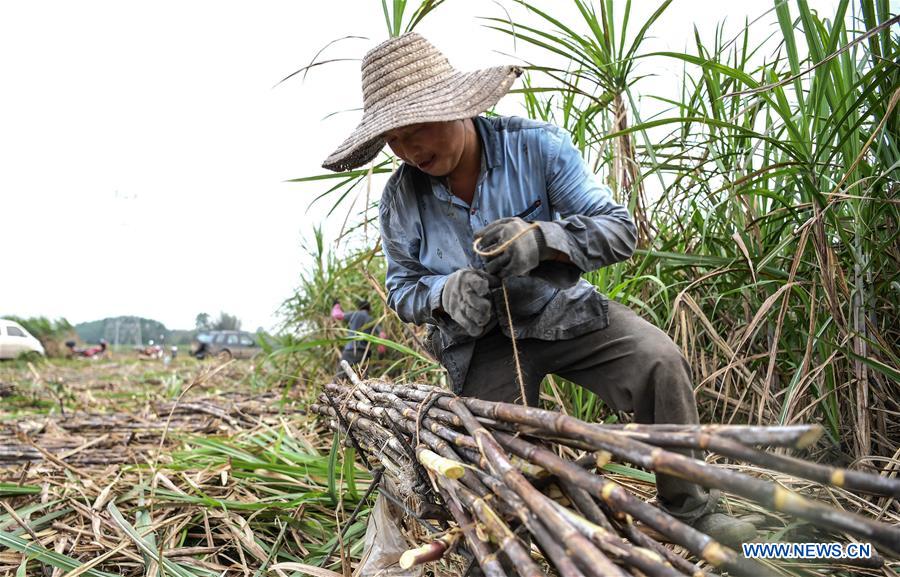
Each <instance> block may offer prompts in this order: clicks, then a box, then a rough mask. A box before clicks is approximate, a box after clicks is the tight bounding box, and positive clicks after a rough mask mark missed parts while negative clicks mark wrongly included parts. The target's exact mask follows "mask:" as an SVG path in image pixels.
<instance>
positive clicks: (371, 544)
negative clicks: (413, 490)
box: [353, 495, 424, 577]
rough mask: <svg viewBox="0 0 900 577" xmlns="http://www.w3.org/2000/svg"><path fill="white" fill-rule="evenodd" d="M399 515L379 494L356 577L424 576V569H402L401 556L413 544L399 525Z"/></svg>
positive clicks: (368, 526) (370, 517) (419, 567)
mask: <svg viewBox="0 0 900 577" xmlns="http://www.w3.org/2000/svg"><path fill="white" fill-rule="evenodd" d="M399 519H400V515H399V514H397V513H395V512H393V511H392V507H391V506H390V503H389V502H388V500H387V499H385V498H384V497H383V496H381V495H378V498H377V499H376V500H375V506H374V507H373V508H372V512H371V513H370V514H369V523H368V525H367V526H366V537H365V547H364V549H363V554H362V559H361V560H360V563H359V566H358V567H357V569H356V571H355V572H354V573H353V575H354V577H422V575H424V567H423V566H421V565H419V566H417V567H410V568H409V569H403V568H401V567H400V565H399V561H400V555H402V554H403V552H404V551H406V550H407V549H410V548H411V547H412V546H413V545H412V544H410V543H409V542H408V541H407V540H406V537H405V536H404V535H403V531H402V530H401V528H400V523H399Z"/></svg>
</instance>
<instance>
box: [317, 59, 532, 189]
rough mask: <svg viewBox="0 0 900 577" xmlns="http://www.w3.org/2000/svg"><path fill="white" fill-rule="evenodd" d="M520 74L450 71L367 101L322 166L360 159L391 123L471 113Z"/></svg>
mask: <svg viewBox="0 0 900 577" xmlns="http://www.w3.org/2000/svg"><path fill="white" fill-rule="evenodd" d="M521 73H522V69H521V68H519V67H517V66H495V67H493V68H485V69H483V70H476V71H474V72H455V73H453V74H451V75H449V76H447V77H446V78H443V79H441V80H439V81H437V82H433V83H431V84H430V85H428V86H427V87H423V89H422V90H420V91H417V92H415V93H414V94H413V95H411V96H409V97H407V98H406V99H403V100H400V101H393V102H390V103H389V104H385V105H381V106H378V105H376V106H373V107H372V109H371V110H367V111H366V112H365V113H364V114H363V118H362V121H361V122H360V123H359V125H358V126H357V127H356V128H355V129H354V131H353V133H352V134H351V135H350V136H349V137H348V138H347V139H346V140H345V141H344V142H343V143H342V144H341V145H340V146H338V147H337V149H336V150H335V151H334V152H332V153H331V155H330V156H329V157H328V158H327V159H325V162H323V163H322V167H323V168H326V169H328V170H333V171H336V172H342V171H346V170H351V169H353V168H357V167H359V166H362V165H364V164H366V163H367V162H369V161H371V160H372V159H373V158H375V157H376V156H378V153H379V152H380V151H381V149H382V148H384V144H385V143H384V139H383V138H382V135H383V134H384V133H385V132H387V131H389V130H393V129H394V128H400V127H402V126H409V125H410V124H418V123H420V122H444V121H448V120H459V119H463V118H472V117H474V116H477V115H479V114H481V113H482V112H484V111H485V110H488V109H489V108H491V107H492V106H494V105H495V104H497V102H498V101H499V100H500V99H501V98H502V97H503V95H504V94H506V93H507V92H509V89H510V88H511V87H512V84H513V82H514V81H515V79H516V77H517V76H519V75H520V74H521Z"/></svg>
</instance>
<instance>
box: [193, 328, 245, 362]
mask: <svg viewBox="0 0 900 577" xmlns="http://www.w3.org/2000/svg"><path fill="white" fill-rule="evenodd" d="M259 352H260V347H259V344H258V343H257V342H256V336H255V335H253V334H252V333H248V332H245V331H206V332H202V333H199V334H198V335H197V336H196V338H195V339H194V342H193V343H192V344H191V354H192V355H193V356H195V357H197V358H198V359H203V358H206V357H221V358H225V359H231V358H235V359H249V358H252V357H254V356H256V355H257V354H259Z"/></svg>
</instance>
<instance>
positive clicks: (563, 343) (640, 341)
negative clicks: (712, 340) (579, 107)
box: [323, 33, 755, 545]
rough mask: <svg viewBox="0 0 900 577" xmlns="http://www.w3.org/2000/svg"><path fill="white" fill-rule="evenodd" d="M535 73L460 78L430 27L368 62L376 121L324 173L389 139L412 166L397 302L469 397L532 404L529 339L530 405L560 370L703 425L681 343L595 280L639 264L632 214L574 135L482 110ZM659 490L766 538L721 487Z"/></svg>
mask: <svg viewBox="0 0 900 577" xmlns="http://www.w3.org/2000/svg"><path fill="white" fill-rule="evenodd" d="M520 73H521V70H520V69H518V68H516V67H514V66H501V67H495V68H490V69H486V70H480V71H476V72H470V73H460V72H457V71H456V70H454V69H453V68H452V67H451V66H450V64H449V62H448V61H447V59H446V58H445V57H444V56H443V54H441V53H440V52H439V51H438V50H437V49H436V48H434V47H433V46H432V45H431V44H429V43H428V42H427V41H426V40H425V39H424V38H422V37H421V36H419V35H418V34H415V33H410V34H406V35H404V36H401V37H399V38H393V39H391V40H388V41H387V42H384V43H382V44H381V45H379V46H378V47H376V48H375V49H373V50H372V51H371V52H369V53H368V54H367V55H366V57H365V58H364V60H363V64H362V84H363V96H364V113H363V120H362V122H361V124H360V125H359V126H358V127H357V129H356V130H355V131H354V133H353V134H352V135H351V136H350V137H349V138H348V139H347V140H346V141H345V142H344V143H343V144H342V145H341V146H340V147H339V148H338V149H337V150H336V151H335V152H334V153H333V154H332V155H331V156H330V157H329V158H328V159H327V160H326V161H325V163H324V164H323V166H324V167H325V168H328V169H331V170H348V169H350V168H354V167H358V166H361V165H363V164H365V163H367V162H369V161H370V160H372V159H373V158H374V157H375V156H376V155H377V154H378V152H379V151H380V150H381V149H382V148H383V147H384V145H385V144H387V145H388V146H389V147H390V148H391V150H392V151H393V153H394V154H395V155H396V156H397V157H398V158H399V159H400V160H402V161H403V164H402V165H401V166H400V167H399V168H398V169H397V170H396V171H395V172H394V174H393V175H392V176H391V178H390V180H389V181H388V184H387V186H386V187H385V190H384V194H383V196H382V200H381V212H380V219H381V221H380V224H381V233H382V245H383V248H384V252H385V255H386V257H387V261H388V272H387V289H388V304H389V305H390V306H391V307H392V308H393V309H394V310H396V311H397V313H398V315H399V316H400V318H401V319H403V320H405V321H408V322H413V323H416V324H428V325H433V326H435V327H437V333H436V339H435V341H436V342H437V345H438V346H437V347H436V349H437V350H436V353H437V355H438V357H439V358H440V360H441V362H442V364H443V365H444V366H445V367H446V369H447V371H448V373H449V375H450V379H451V381H452V384H453V388H454V392H456V393H458V394H460V395H464V396H472V397H478V398H482V399H486V400H492V401H507V402H520V401H521V398H520V397H521V394H520V386H519V383H518V381H517V376H516V369H515V364H516V363H515V359H514V358H513V348H512V344H513V343H512V340H511V336H513V335H514V336H515V339H516V344H517V345H518V351H519V355H518V357H519V358H518V360H519V362H520V363H521V369H522V373H523V380H524V389H525V395H526V397H527V398H526V401H527V402H528V404H530V405H534V404H537V402H538V396H539V392H540V383H541V381H542V380H543V378H544V376H545V375H548V374H557V375H559V376H561V377H563V378H566V379H568V380H571V381H573V382H576V383H578V384H579V385H581V386H583V387H585V388H587V389H589V390H591V391H593V392H595V393H596V394H598V395H599V396H600V397H601V398H602V399H603V400H604V401H605V402H606V403H607V404H608V405H609V406H610V407H612V408H613V409H616V410H621V411H629V412H633V413H634V417H635V420H636V421H637V422H640V423H698V422H699V418H698V414H697V407H696V403H695V401H694V398H693V390H692V381H691V375H690V368H689V367H688V365H687V362H686V361H685V360H684V358H683V356H682V355H681V354H680V352H679V350H678V348H677V346H676V345H675V344H674V343H673V342H672V340H671V339H670V338H669V337H668V336H667V335H666V334H665V333H664V332H662V331H661V330H659V329H658V328H656V327H654V326H653V325H651V324H649V323H648V322H646V321H644V320H643V319H641V318H640V317H638V316H637V315H636V314H635V313H634V312H632V311H631V310H630V309H628V308H627V307H625V306H623V305H620V304H618V303H616V302H613V301H608V300H607V299H606V298H605V297H604V296H603V295H601V294H600V293H599V292H597V291H596V290H595V288H594V287H593V286H592V285H591V284H589V283H588V282H586V281H585V280H583V279H581V273H583V272H587V271H592V270H596V269H598V268H601V267H604V266H608V265H610V264H613V263H616V262H620V261H623V260H626V259H627V258H629V257H630V256H631V254H632V252H633V250H634V245H635V226H634V223H633V222H632V219H631V217H630V215H629V214H628V211H627V210H626V209H625V208H624V207H623V206H621V205H619V204H617V203H616V202H614V201H613V199H612V197H611V195H610V191H609V189H608V188H607V187H605V186H603V185H600V184H598V183H597V181H596V180H595V177H594V175H593V174H592V173H591V171H590V170H589V169H588V168H587V167H586V165H585V163H584V161H583V159H582V158H581V156H580V154H579V152H578V150H577V149H576V148H575V147H574V146H573V144H572V141H571V139H570V138H569V136H568V135H567V134H565V132H563V131H562V130H560V129H559V128H557V127H555V126H552V125H549V124H546V123H541V122H535V121H531V120H526V119H521V118H515V117H483V116H479V115H480V114H481V113H483V112H484V111H486V110H487V109H488V108H490V107H492V106H493V105H494V104H496V102H497V101H498V100H499V99H500V98H501V97H502V96H503V95H504V94H505V93H506V92H507V91H508V90H509V88H510V87H511V85H512V83H513V81H514V80H515V78H516V77H517V76H518V75H519V74H520ZM476 240H477V241H478V243H479V248H480V251H479V252H480V253H481V254H479V253H478V252H476V249H475V247H474V246H473V243H474V242H475V241H476ZM504 287H505V294H504ZM506 297H508V299H507V298H506ZM507 300H508V306H509V311H508V312H509V314H510V315H511V317H512V320H513V322H512V324H510V323H509V322H508V321H507V308H506V307H507ZM657 486H658V487H657V488H658V493H659V496H658V499H659V501H660V503H661V505H662V506H663V507H664V508H665V509H666V510H668V511H669V512H670V513H671V514H672V515H674V516H676V517H678V518H680V519H681V520H683V521H685V522H686V523H689V524H691V525H693V526H694V527H696V528H697V529H699V530H701V531H703V532H705V533H708V534H710V535H712V536H713V537H714V538H716V539H717V540H719V541H721V542H723V543H726V544H730V545H735V544H737V543H739V542H741V541H744V540H748V539H751V538H752V537H753V536H754V535H755V528H754V527H753V525H751V524H749V523H746V522H743V521H739V520H736V519H733V518H731V517H728V516H726V515H723V514H721V513H716V512H715V506H716V502H717V497H718V495H717V494H716V493H715V492H712V493H711V492H709V491H707V490H706V489H704V488H702V487H699V486H697V485H694V484H691V483H689V482H687V481H684V480H680V479H676V478H674V477H669V476H666V475H657Z"/></svg>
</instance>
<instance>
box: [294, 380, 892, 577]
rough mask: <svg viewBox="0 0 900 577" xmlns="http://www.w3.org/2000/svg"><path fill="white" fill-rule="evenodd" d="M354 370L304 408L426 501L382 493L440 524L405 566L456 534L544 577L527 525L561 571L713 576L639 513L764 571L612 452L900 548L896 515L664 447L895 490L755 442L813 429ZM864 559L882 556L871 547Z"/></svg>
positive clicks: (700, 555)
mask: <svg viewBox="0 0 900 577" xmlns="http://www.w3.org/2000/svg"><path fill="white" fill-rule="evenodd" d="M348 368H349V367H348ZM349 374H350V376H351V379H352V381H353V384H352V386H350V385H336V384H331V385H327V386H326V388H325V392H324V393H323V394H322V395H321V396H320V401H321V404H317V405H313V407H312V409H313V411H315V412H318V413H320V414H322V415H324V416H327V417H329V422H330V425H331V426H332V428H334V429H335V430H339V431H341V432H342V433H343V434H344V435H345V436H346V438H347V441H348V442H349V444H350V445H352V446H353V447H354V448H355V449H356V450H357V451H358V452H359V454H360V456H361V458H362V459H363V460H364V462H365V464H366V466H367V467H368V468H369V469H370V470H372V471H373V472H374V473H375V475H377V477H376V478H378V479H380V478H381V476H382V474H383V475H385V476H388V477H389V478H391V480H392V481H394V483H393V486H395V487H398V486H406V487H407V489H406V491H407V492H408V491H409V490H411V491H412V492H413V493H415V495H416V496H417V497H418V499H419V501H420V504H421V505H422V506H420V507H419V508H418V509H417V510H415V511H413V510H410V508H409V507H408V505H407V504H406V503H408V501H407V500H404V499H403V498H398V496H397V495H391V494H389V493H386V492H385V491H384V490H382V494H383V495H385V496H387V497H389V498H390V500H391V501H393V502H395V503H396V504H397V505H399V506H401V507H403V508H405V509H406V511H407V513H409V514H410V515H414V516H416V517H418V518H419V520H420V521H421V519H423V518H427V519H433V520H434V521H431V526H432V527H434V528H433V529H431V530H432V531H433V532H438V531H440V530H441V529H440V528H439V525H440V524H444V527H443V530H444V531H443V532H442V533H440V535H441V537H440V538H437V539H434V540H433V541H432V542H430V543H428V544H427V545H425V546H424V547H421V548H418V549H413V550H410V551H408V552H407V553H406V554H405V555H404V556H403V558H402V559H401V564H403V565H406V566H410V565H413V564H416V563H421V562H426V561H432V560H434V559H436V558H439V557H440V556H441V555H442V554H443V553H444V552H445V551H446V550H447V549H448V548H450V547H452V546H453V545H454V540H455V539H456V536H457V535H460V534H461V535H462V536H463V537H464V541H465V543H466V548H467V550H468V551H469V552H470V554H471V555H472V557H473V558H474V561H476V562H477V563H478V564H479V565H480V566H481V568H482V570H483V571H484V573H485V574H486V575H487V576H488V577H494V576H500V575H507V574H510V573H512V574H516V575H523V576H535V575H541V574H543V573H544V571H543V570H542V569H541V566H540V565H539V563H538V562H537V561H535V558H534V557H533V556H532V554H531V551H530V547H529V545H527V544H526V543H527V542H528V539H524V540H523V539H521V538H520V537H521V536H522V535H523V533H526V532H527V534H528V535H530V540H531V541H532V542H533V543H534V544H535V545H537V547H538V549H539V550H540V552H541V553H542V557H543V559H544V560H545V561H546V562H547V563H549V564H550V565H552V566H553V567H555V569H556V571H557V572H558V573H559V574H560V575H562V576H564V577H570V576H571V577H581V576H586V577H593V576H600V575H614V576H624V575H648V576H651V577H656V576H676V575H703V574H709V573H704V572H703V571H701V570H700V569H698V566H697V565H694V564H693V563H691V562H689V561H687V560H686V559H684V558H683V557H681V556H679V555H676V554H674V553H673V552H672V551H671V550H670V549H669V548H667V547H665V546H664V545H663V544H662V543H661V542H660V541H657V540H656V539H654V538H653V537H651V536H650V535H648V534H647V532H645V531H642V530H641V528H640V527H639V526H638V525H639V524H640V525H642V526H646V527H649V528H652V529H653V530H655V532H656V534H658V535H662V536H664V537H665V540H667V541H669V542H671V543H674V544H677V545H680V546H682V547H683V548H684V549H686V550H687V551H689V552H690V553H691V554H692V555H693V556H695V557H696V558H697V559H700V560H703V561H705V562H707V563H708V565H709V566H710V567H712V568H714V569H713V570H724V571H728V572H729V573H730V574H735V575H754V576H756V575H767V574H772V572H773V571H772V569H771V568H770V567H768V566H766V565H764V564H762V563H759V562H757V561H754V560H752V559H748V558H745V557H743V556H742V555H741V554H740V553H738V552H736V551H734V550H733V549H730V548H728V547H726V546H724V545H722V544H720V543H717V542H716V541H715V540H713V539H712V538H711V537H710V536H708V535H706V534H704V533H701V532H700V531H697V530H696V529H694V528H692V527H690V526H688V525H686V524H684V523H682V522H680V521H679V520H677V519H676V518H674V517H672V516H670V515H669V514H667V513H666V512H665V511H664V510H663V509H661V508H659V507H656V506H653V505H651V504H650V503H647V502H645V501H643V500H641V499H639V498H637V497H636V496H635V495H633V494H632V493H631V492H629V491H628V490H626V489H625V488H623V487H622V486H621V485H619V484H617V483H615V482H613V481H611V480H609V479H608V478H606V477H605V476H604V475H603V474H601V472H599V468H600V467H602V466H603V465H604V464H605V463H606V462H607V461H609V460H610V459H612V458H614V459H616V460H617V461H621V462H624V463H629V464H631V465H636V466H638V467H641V468H644V469H647V470H649V471H653V472H655V473H662V474H666V475H671V476H676V477H681V478H684V479H689V480H691V481H693V482H696V483H698V484H700V485H703V486H705V487H708V488H710V489H720V490H724V491H727V492H730V493H732V494H736V495H740V496H742V497H745V498H747V499H750V500H752V501H755V502H757V503H758V504H760V505H761V506H763V507H764V508H766V509H769V510H772V511H778V512H781V513H784V514H787V515H790V516H794V517H797V518H800V519H804V520H808V521H811V522H813V523H815V524H816V525H817V526H820V527H823V528H827V529H830V530H832V531H834V532H837V533H842V534H844V535H848V536H853V537H855V538H858V539H860V540H861V541H863V542H869V543H872V544H873V545H874V546H875V548H876V549H878V550H879V551H881V552H882V553H885V554H888V555H891V556H896V555H897V553H898V552H900V528H898V527H897V526H892V525H888V524H885V523H881V522H877V521H874V520H872V519H869V518H867V517H864V516H862V515H858V514H855V513H850V512H847V511H843V510H838V509H835V508H833V507H831V506H829V505H826V504H825V503H823V502H818V501H814V500H811V499H808V498H806V497H803V496H800V495H799V494H797V493H795V492H793V491H790V490H789V489H786V488H784V487H783V486H781V485H778V484H776V483H773V482H770V481H765V480H763V479H759V478H756V477H753V476H750V475H747V474H743V473H741V472H739V471H736V470H733V469H730V468H724V467H718V466H715V465H711V464H709V463H706V462H705V461H702V460H699V459H694V458H690V457H687V456H685V455H683V454H680V453H679V452H673V451H672V449H675V450H679V451H681V452H685V451H686V450H693V451H694V453H693V454H694V455H702V454H703V452H704V451H712V452H715V453H718V454H720V455H722V456H725V457H729V458H733V459H735V460H740V461H744V462H746V463H750V464H754V465H761V466H764V467H767V468H769V469H773V470H776V471H782V472H786V473H788V474H790V475H793V476H798V477H802V478H806V479H810V480H813V481H816V482H819V483H822V484H826V485H831V486H835V487H841V488H844V489H847V490H852V491H857V492H861V493H868V494H875V495H888V496H891V497H898V496H900V480H898V479H896V478H891V477H886V476H879V475H876V474H869V473H864V472H861V471H855V470H846V469H839V468H834V467H829V466H826V465H821V464H817V463H813V462H808V461H804V460H801V459H798V458H795V457H789V456H785V455H781V454H775V453H772V452H766V451H763V450H761V449H760V448H759V447H761V446H768V447H788V448H804V447H807V446H808V445H810V444H811V443H813V442H815V441H816V440H817V439H818V438H819V437H820V436H821V434H822V430H821V428H820V427H818V426H805V425H804V426H786V427H756V426H718V425H710V426H683V425H619V426H616V425H603V424H592V423H586V422H583V421H580V420H578V419H575V418H572V417H569V416H566V415H563V414H559V413H555V412H551V411H545V410H541V409H536V408H531V407H525V406H519V405H514V404H507V403H493V402H487V401H481V400H477V399H471V398H461V397H456V396H454V395H451V394H449V393H448V392H447V391H444V390H441V389H437V388H434V387H430V386H427V385H396V384H385V383H377V382H362V381H360V380H359V379H358V378H356V377H355V375H353V374H352V372H349ZM560 447H568V448H570V449H574V450H577V451H579V452H584V456H582V457H581V458H578V459H574V460H571V459H566V458H563V457H561V456H560V454H572V451H568V452H563V451H559V450H556V449H559V448H560ZM550 485H557V486H558V487H559V488H560V489H561V490H562V492H563V494H564V495H565V497H567V499H566V500H565V501H564V503H565V504H566V505H567V506H564V505H563V504H560V502H559V501H558V500H555V499H552V498H550V497H549V496H548V495H547V494H545V492H543V491H542V489H545V488H547V487H549V486H550ZM408 496H409V495H403V496H401V497H408ZM441 512H443V513H444V516H442V515H441ZM448 519H449V520H452V521H453V522H455V524H456V528H455V529H451V528H450V525H449V523H448ZM434 524H437V525H438V526H435V525H434ZM514 529H515V530H514ZM498 552H500V553H502V555H500V556H498V554H497V553H498ZM500 560H503V563H501V562H500ZM872 561H874V562H875V563H880V557H877V555H876V557H875V558H874V559H872V560H870V562H872Z"/></svg>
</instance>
